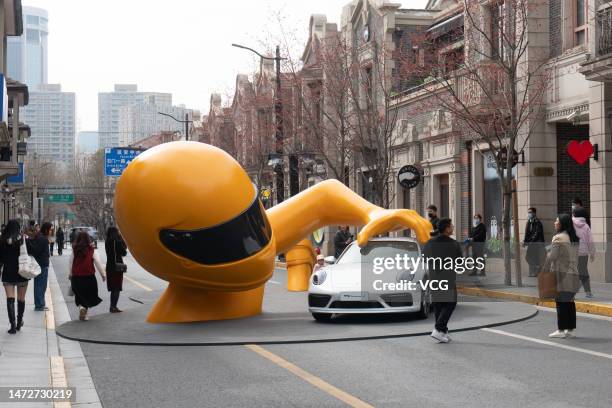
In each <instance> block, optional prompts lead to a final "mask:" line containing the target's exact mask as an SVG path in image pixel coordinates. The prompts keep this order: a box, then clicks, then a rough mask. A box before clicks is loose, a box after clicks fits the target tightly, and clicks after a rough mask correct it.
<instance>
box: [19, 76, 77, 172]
mask: <svg viewBox="0 0 612 408" xmlns="http://www.w3.org/2000/svg"><path fill="white" fill-rule="evenodd" d="M75 110H76V97H75V94H74V92H62V87H61V85H59V84H47V85H45V84H41V85H39V87H38V89H37V90H36V91H31V92H30V103H29V104H28V106H27V107H25V109H24V121H25V122H26V123H27V124H28V125H30V129H31V130H32V136H31V137H30V139H29V140H28V155H30V154H36V155H37V156H38V157H40V158H44V159H47V160H53V161H56V162H59V163H65V164H66V165H67V166H69V168H70V167H72V165H73V164H74V139H75V128H76V121H75V116H76V115H75Z"/></svg>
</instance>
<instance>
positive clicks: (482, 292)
mask: <svg viewBox="0 0 612 408" xmlns="http://www.w3.org/2000/svg"><path fill="white" fill-rule="evenodd" d="M457 291H458V292H459V293H461V294H463V295H469V296H479V297H488V298H492V299H505V300H512V301H514V302H522V303H529V304H532V305H536V306H542V307H549V308H555V307H556V305H555V302H554V301H550V300H541V299H540V298H539V297H537V296H532V295H523V294H520V293H512V292H504V291H502V290H490V289H482V288H473V287H465V286H459V287H457ZM576 311H577V312H581V313H589V314H594V315H600V316H607V317H612V305H607V304H602V303H591V302H582V301H577V302H576Z"/></svg>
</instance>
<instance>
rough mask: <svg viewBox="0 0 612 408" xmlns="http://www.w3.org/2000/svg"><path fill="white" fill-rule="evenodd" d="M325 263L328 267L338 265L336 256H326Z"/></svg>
mask: <svg viewBox="0 0 612 408" xmlns="http://www.w3.org/2000/svg"><path fill="white" fill-rule="evenodd" d="M325 263H326V264H328V265H332V264H335V263H336V257H335V256H331V255H330V256H326V257H325Z"/></svg>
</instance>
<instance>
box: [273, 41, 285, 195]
mask: <svg viewBox="0 0 612 408" xmlns="http://www.w3.org/2000/svg"><path fill="white" fill-rule="evenodd" d="M275 61H276V100H275V102H274V112H275V114H276V154H278V155H280V157H282V155H283V143H284V134H283V96H282V84H281V66H280V63H281V57H280V46H278V45H277V46H276V58H275ZM283 166H284V161H281V162H280V163H279V164H277V165H276V166H275V167H274V172H275V173H276V203H277V204H280V203H282V202H283V201H284V200H285V174H284V171H283V170H284V169H283Z"/></svg>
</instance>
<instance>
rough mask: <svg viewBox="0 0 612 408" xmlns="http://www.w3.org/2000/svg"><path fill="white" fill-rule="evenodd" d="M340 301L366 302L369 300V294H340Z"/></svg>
mask: <svg viewBox="0 0 612 408" xmlns="http://www.w3.org/2000/svg"><path fill="white" fill-rule="evenodd" d="M340 300H342V301H345V302H348V301H365V300H368V292H346V293H340Z"/></svg>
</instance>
